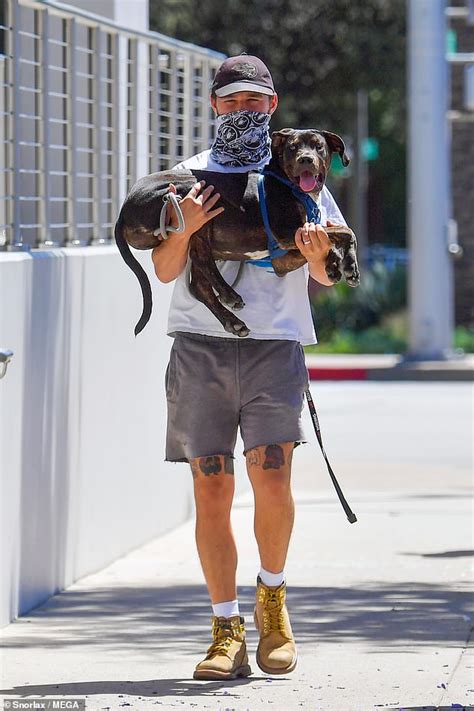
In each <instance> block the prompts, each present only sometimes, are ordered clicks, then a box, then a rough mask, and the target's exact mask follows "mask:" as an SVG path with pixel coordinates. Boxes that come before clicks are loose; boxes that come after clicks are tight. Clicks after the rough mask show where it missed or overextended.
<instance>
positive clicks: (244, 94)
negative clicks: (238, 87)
mask: <svg viewBox="0 0 474 711" xmlns="http://www.w3.org/2000/svg"><path fill="white" fill-rule="evenodd" d="M277 104H278V97H277V95H276V94H273V96H268V95H267V94H259V93H258V92H256V91H236V92H235V94H228V96H221V97H219V96H211V106H212V108H213V109H214V112H215V113H216V114H217V116H222V115H223V114H230V113H231V112H232V111H242V110H247V111H260V112H262V113H264V114H272V113H273V112H274V111H275V109H276V107H277Z"/></svg>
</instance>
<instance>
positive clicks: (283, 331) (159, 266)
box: [152, 55, 344, 679]
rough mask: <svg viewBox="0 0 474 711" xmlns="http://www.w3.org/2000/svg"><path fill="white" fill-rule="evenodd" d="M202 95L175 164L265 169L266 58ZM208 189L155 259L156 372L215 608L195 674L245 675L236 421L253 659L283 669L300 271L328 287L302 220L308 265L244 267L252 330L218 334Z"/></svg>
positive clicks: (301, 329) (309, 337)
mask: <svg viewBox="0 0 474 711" xmlns="http://www.w3.org/2000/svg"><path fill="white" fill-rule="evenodd" d="M210 101H211V106H212V108H213V110H214V112H215V114H216V116H217V126H218V130H217V136H216V139H215V141H214V143H213V146H212V148H211V149H210V150H208V151H204V152H203V153H200V154H198V155H196V156H194V157H193V158H190V159H189V160H185V161H184V162H183V163H180V164H179V165H178V166H176V168H191V169H204V170H210V171H218V172H222V171H229V172H247V171H249V170H253V169H258V168H261V167H263V166H264V165H265V164H266V163H267V162H268V161H269V159H270V138H269V131H268V124H269V121H270V117H271V114H273V112H274V111H275V109H276V107H277V104H278V97H277V94H276V92H275V89H274V86H273V81H272V77H271V75H270V72H269V70H268V68H267V67H266V66H265V64H264V63H263V62H262V61H261V60H260V59H258V58H257V57H252V56H247V55H241V56H238V57H231V58H229V59H227V60H225V61H224V63H223V64H222V65H221V67H220V68H219V69H218V71H217V73H216V76H215V78H214V82H213V85H212V89H211V98H210ZM170 189H171V190H174V186H170ZM219 197H220V196H219V194H218V193H214V188H213V186H212V185H208V186H204V184H203V183H198V184H196V185H195V186H194V187H193V188H192V189H191V190H190V192H189V193H188V195H187V196H186V197H185V198H184V199H183V200H182V201H181V203H180V204H181V209H182V211H183V215H184V218H185V223H186V227H185V232H184V234H174V233H173V234H171V235H170V236H169V239H168V240H166V241H165V242H162V243H161V244H160V245H159V246H158V247H156V248H155V249H154V250H153V254H152V259H153V263H154V267H155V272H156V275H157V277H158V279H160V281H162V282H170V281H172V280H174V279H176V284H175V287H174V292H173V296H172V301H171V306H170V313H169V322H168V333H169V335H171V336H173V337H174V339H175V340H174V343H173V347H172V349H171V355H170V362H169V364H168V369H167V373H166V394H167V402H168V431H167V443H166V459H167V461H174V462H177V461H186V462H189V464H190V465H191V470H192V475H193V482H194V497H195V502H196V543H197V548H198V552H199V557H200V561H201V565H202V569H203V573H204V576H205V579H206V583H207V587H208V591H209V596H210V599H211V603H212V610H213V620H212V622H213V628H212V633H213V642H212V644H211V646H210V647H209V649H208V653H207V655H206V657H205V658H204V659H203V660H202V661H201V662H200V663H199V664H198V665H197V667H196V670H195V672H194V678H197V679H233V678H236V677H238V676H248V675H249V674H250V673H251V670H250V666H249V664H248V656H247V651H246V645H245V630H244V620H243V618H242V617H241V616H240V611H239V604H238V599H237V588H236V577H235V575H236V567H237V551H236V546H235V542H234V537H233V533H232V528H231V523H230V511H231V506H232V500H233V495H234V476H233V473H234V469H233V458H234V455H233V452H234V446H235V441H236V435H237V429H238V427H239V426H240V431H241V435H242V439H243V441H244V447H245V449H244V454H245V457H246V465H247V471H248V475H249V478H250V482H251V485H252V488H253V493H254V499H255V519H254V530H255V537H256V540H257V544H258V549H259V554H260V562H261V568H260V572H259V575H258V578H257V599H256V607H255V616H254V618H255V623H256V626H257V629H258V630H259V633H260V642H259V645H258V650H257V663H258V665H259V666H260V668H261V669H262V670H263V671H265V672H267V673H272V674H286V673H288V672H290V671H292V670H293V669H294V668H295V666H296V661H297V653H296V645H295V640H294V637H293V633H292V630H291V625H290V620H289V616H288V611H287V608H286V602H285V598H286V582H285V572H284V566H285V561H286V556H287V551H288V545H289V541H290V536H291V531H292V527H293V519H294V503H293V498H292V494H291V486H290V479H291V462H292V456H293V449H294V447H295V446H297V445H298V444H300V443H301V442H303V441H304V434H303V431H302V428H301V410H302V407H303V397H304V390H305V389H306V387H307V385H308V374H307V369H306V366H305V362H304V353H303V349H302V345H307V344H309V343H315V342H316V338H315V333H314V328H313V323H312V318H311V310H310V305H309V299H308V292H307V282H308V272H309V274H310V275H311V276H312V277H313V279H316V280H317V281H318V282H319V283H321V284H324V285H325V286H331V283H330V282H329V280H328V278H327V276H326V273H325V261H326V256H327V253H328V250H329V248H330V241H329V238H328V236H327V234H326V232H325V230H324V228H323V227H322V226H320V225H314V224H308V223H307V224H305V225H304V226H303V227H301V228H300V229H298V230H297V232H296V235H295V242H296V245H297V247H298V249H299V250H300V251H301V253H302V254H303V255H304V256H305V257H306V260H307V265H304V267H302V268H300V269H298V270H296V271H294V272H291V273H289V274H287V275H286V276H285V277H283V278H281V277H277V276H276V275H275V273H274V272H273V270H272V269H271V268H268V267H267V268H265V267H264V268H262V266H261V265H260V266H257V265H256V264H255V265H254V264H252V263H251V262H250V263H245V264H244V265H243V267H242V271H241V273H240V276H239V293H240V294H241V296H242V298H243V300H244V302H245V304H246V306H245V307H244V311H243V314H244V317H245V320H246V322H247V324H248V326H249V328H250V336H249V337H248V338H240V339H239V338H238V337H237V336H231V335H229V334H228V333H227V332H225V331H224V329H223V328H222V326H221V324H220V323H219V322H218V321H217V320H216V319H215V317H214V316H213V314H212V313H211V312H210V311H209V310H208V309H207V308H206V307H205V306H204V305H203V304H202V303H200V302H199V301H197V299H195V298H194V297H193V296H192V295H191V294H190V292H189V288H188V276H189V274H188V269H189V260H188V246H189V239H190V237H191V235H192V234H193V233H194V232H195V231H196V230H198V229H199V228H200V227H201V226H202V225H204V224H205V223H206V222H208V221H209V220H211V219H213V218H214V217H215V216H217V215H218V214H220V212H222V210H223V209H224V208H222V207H219V206H218V200H219ZM320 208H321V214H322V222H324V223H325V224H335V223H340V224H344V219H343V217H342V215H341V213H340V211H339V209H338V207H337V205H336V203H335V201H334V199H333V198H332V196H331V194H330V193H329V191H328V190H327V188H323V191H322V195H321V204H320ZM328 218H329V219H330V220H331V223H329V220H328ZM218 267H219V269H220V271H221V273H222V275H223V276H224V278H225V279H226V281H228V282H229V283H232V282H233V280H234V278H235V276H236V272H237V269H238V263H236V262H220V263H218Z"/></svg>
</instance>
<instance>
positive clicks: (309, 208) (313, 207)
mask: <svg viewBox="0 0 474 711" xmlns="http://www.w3.org/2000/svg"><path fill="white" fill-rule="evenodd" d="M266 175H270V176H271V177H272V178H276V180H279V181H280V183H283V184H284V185H286V186H287V187H289V188H290V190H291V192H292V193H293V195H294V196H295V198H296V199H297V200H299V202H301V203H302V205H303V207H304V209H305V210H306V219H307V221H308V222H314V223H316V224H319V222H320V221H321V211H320V209H319V207H318V206H317V204H316V203H315V202H314V200H313V199H312V198H311V197H310V196H309V195H307V194H306V193H305V192H303V190H300V188H298V186H296V185H295V184H294V183H292V182H291V181H290V180H288V179H287V178H284V177H283V176H282V175H278V173H274V172H273V171H272V170H266V169H265V168H264V169H263V170H262V171H260V175H259V176H258V180H257V187H258V202H259V205H260V213H261V215H262V220H263V225H264V227H265V232H266V233H267V245H268V252H269V255H270V256H269V258H267V259H249V260H247V261H248V262H249V263H250V264H252V265H253V266H256V267H267V268H268V267H270V266H271V264H272V262H271V260H272V259H274V258H275V257H283V256H284V255H285V254H288V250H287V249H282V248H281V247H279V245H278V242H277V239H276V237H275V235H274V234H273V232H272V228H271V227H270V219H269V217H268V208H267V199H266V195H265V176H266Z"/></svg>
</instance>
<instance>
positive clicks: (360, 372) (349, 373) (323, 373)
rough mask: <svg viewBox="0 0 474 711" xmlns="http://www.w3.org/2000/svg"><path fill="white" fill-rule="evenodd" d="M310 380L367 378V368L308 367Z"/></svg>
mask: <svg viewBox="0 0 474 711" xmlns="http://www.w3.org/2000/svg"><path fill="white" fill-rule="evenodd" d="M308 373H309V379H310V380H367V368H314V367H313V368H308Z"/></svg>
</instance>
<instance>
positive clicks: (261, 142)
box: [211, 109, 271, 168]
mask: <svg viewBox="0 0 474 711" xmlns="http://www.w3.org/2000/svg"><path fill="white" fill-rule="evenodd" d="M269 123H270V114H265V113H262V112H261V111H247V110H245V109H244V110H242V111H232V112H231V113H229V114H223V115H222V116H218V117H217V136H216V138H215V140H214V143H213V144H212V148H211V158H213V159H214V160H215V161H216V163H220V164H221V165H226V166H228V167H230V168H239V167H243V166H246V165H254V164H255V163H260V161H262V160H264V159H265V158H270V145H271V141H270V134H269V130H268V124H269Z"/></svg>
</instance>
